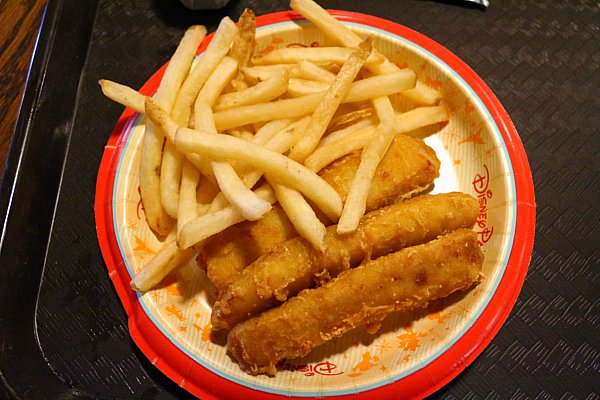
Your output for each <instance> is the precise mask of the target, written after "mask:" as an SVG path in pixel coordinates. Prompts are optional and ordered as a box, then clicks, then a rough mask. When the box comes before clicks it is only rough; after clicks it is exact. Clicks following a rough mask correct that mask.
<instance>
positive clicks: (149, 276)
mask: <svg viewBox="0 0 600 400" xmlns="http://www.w3.org/2000/svg"><path fill="white" fill-rule="evenodd" d="M194 254H196V250H194V249H193V248H191V249H186V250H182V249H181V248H179V247H178V246H177V241H176V240H175V239H173V240H171V241H170V242H167V243H166V244H165V245H164V246H163V248H162V249H161V250H160V251H159V252H158V253H156V255H154V257H152V259H151V260H150V261H148V263H146V264H145V265H144V266H143V267H142V269H141V270H140V272H138V273H137V274H135V276H134V277H133V279H132V280H131V283H130V284H131V288H132V289H133V290H136V291H139V292H146V291H148V290H150V289H152V288H154V286H156V285H157V284H159V283H160V281H162V280H163V279H164V277H165V276H167V275H168V274H169V273H170V272H171V271H173V270H174V269H175V268H177V267H178V266H180V265H183V264H185V263H186V262H188V261H189V260H190V259H191V258H192V257H193V256H194Z"/></svg>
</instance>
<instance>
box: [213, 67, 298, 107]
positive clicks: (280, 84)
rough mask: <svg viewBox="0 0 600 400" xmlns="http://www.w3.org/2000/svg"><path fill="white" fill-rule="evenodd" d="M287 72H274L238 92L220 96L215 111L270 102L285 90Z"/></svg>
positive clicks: (283, 70)
mask: <svg viewBox="0 0 600 400" xmlns="http://www.w3.org/2000/svg"><path fill="white" fill-rule="evenodd" d="M287 81H288V72H287V70H286V69H285V68H281V69H280V70H279V71H276V72H274V73H273V74H272V75H271V76H270V77H269V78H268V79H266V80H264V81H262V82H260V83H258V84H256V85H255V86H251V87H249V88H247V89H244V90H240V91H238V92H231V93H225V94H223V95H221V97H220V98H219V99H218V101H217V103H216V104H215V107H214V109H215V111H219V110H223V109H226V108H231V107H238V106H243V105H246V104H256V103H263V102H267V101H270V100H272V99H274V98H276V97H278V96H280V95H282V94H283V93H285V91H286V90H287Z"/></svg>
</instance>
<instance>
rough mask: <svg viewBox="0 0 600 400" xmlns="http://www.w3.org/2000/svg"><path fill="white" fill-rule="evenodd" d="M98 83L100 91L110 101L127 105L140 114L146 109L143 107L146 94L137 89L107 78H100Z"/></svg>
mask: <svg viewBox="0 0 600 400" xmlns="http://www.w3.org/2000/svg"><path fill="white" fill-rule="evenodd" d="M98 83H99V84H100V88H102V93H103V94H104V95H105V96H106V97H108V98H109V99H111V100H112V101H114V102H116V103H119V104H121V105H122V106H125V107H129V108H131V109H133V110H135V111H137V112H139V113H140V114H143V113H144V112H145V111H146V109H145V107H144V101H145V100H146V96H144V95H143V94H141V93H140V92H138V91H137V90H135V89H132V88H130V87H129V86H125V85H121V84H120V83H117V82H113V81H109V80H108V79H100V80H99V81H98Z"/></svg>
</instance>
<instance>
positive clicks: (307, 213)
mask: <svg viewBox="0 0 600 400" xmlns="http://www.w3.org/2000/svg"><path fill="white" fill-rule="evenodd" d="M266 178H267V182H269V184H270V185H271V187H272V188H273V191H274V192H275V197H276V198H277V201H278V202H279V204H280V205H281V207H282V208H283V210H284V211H285V214H286V215H287V217H288V218H289V219H290V221H291V222H292V225H294V228H295V229H296V231H297V232H298V234H299V235H300V236H302V237H303V238H304V239H306V240H307V241H308V242H309V243H310V244H312V245H313V246H314V247H315V248H317V249H319V250H323V247H324V244H325V225H323V223H322V222H321V221H320V220H319V218H317V215H316V214H315V211H314V210H313V209H312V208H311V206H310V204H308V202H307V201H306V199H305V198H304V197H303V196H302V194H301V193H300V192H299V191H297V190H295V189H292V188H290V187H288V186H286V185H284V184H281V183H279V182H278V181H277V180H276V179H274V178H273V177H271V176H269V175H267V176H266Z"/></svg>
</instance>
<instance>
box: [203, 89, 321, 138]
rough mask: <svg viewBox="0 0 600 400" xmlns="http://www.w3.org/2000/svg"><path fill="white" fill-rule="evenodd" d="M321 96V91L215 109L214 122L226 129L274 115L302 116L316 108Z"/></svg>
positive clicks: (278, 116)
mask: <svg viewBox="0 0 600 400" xmlns="http://www.w3.org/2000/svg"><path fill="white" fill-rule="evenodd" d="M322 96H323V94H322V93H317V94H314V95H310V96H304V97H302V98H297V99H284V100H277V101H271V102H268V103H259V104H251V105H246V106H240V107H233V108H228V109H226V110H222V111H216V112H215V113H214V118H215V124H216V126H217V129H219V130H227V129H231V128H237V127H239V126H244V125H248V124H253V123H256V122H264V121H270V120H272V119H273V117H274V116H276V117H277V118H279V119H288V118H299V117H303V116H305V115H307V114H310V113H312V112H313V111H314V110H315V108H317V105H318V104H319V101H320V100H321V97H322Z"/></svg>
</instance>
